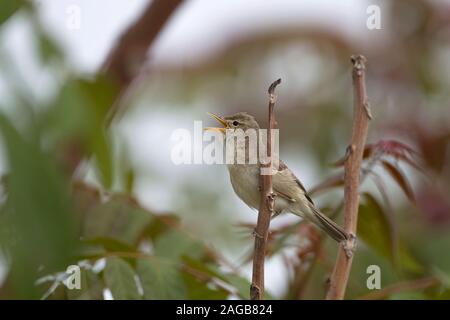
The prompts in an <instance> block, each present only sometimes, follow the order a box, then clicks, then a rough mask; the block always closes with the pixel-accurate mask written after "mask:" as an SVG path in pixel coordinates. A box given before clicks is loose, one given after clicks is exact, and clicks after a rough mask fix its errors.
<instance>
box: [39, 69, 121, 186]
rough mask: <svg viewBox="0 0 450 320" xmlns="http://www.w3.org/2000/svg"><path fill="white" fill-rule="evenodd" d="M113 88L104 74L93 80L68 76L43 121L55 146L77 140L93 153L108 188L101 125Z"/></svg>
mask: <svg viewBox="0 0 450 320" xmlns="http://www.w3.org/2000/svg"><path fill="white" fill-rule="evenodd" d="M115 92H116V90H115V87H114V86H113V85H111V83H110V82H109V81H108V79H106V78H105V77H97V78H96V79H95V80H93V81H89V80H84V79H71V80H69V81H67V82H66V83H65V84H64V86H63V88H62V89H61V91H60V94H59V96H58V97H57V98H56V100H55V101H54V102H53V107H52V108H50V110H49V112H48V114H47V115H46V119H45V120H46V123H44V127H45V128H46V129H47V130H48V131H49V132H48V135H49V137H48V140H49V143H51V144H53V145H55V146H58V145H60V144H64V143H67V141H78V142H80V143H81V145H82V151H83V152H86V153H92V154H93V155H94V159H95V161H96V162H95V163H96V164H97V167H98V172H99V178H100V181H101V182H102V184H103V185H104V187H105V188H107V189H108V188H110V187H111V184H112V179H113V172H112V171H113V170H112V167H113V166H112V153H111V142H110V137H109V135H108V133H107V131H106V129H105V126H104V125H105V118H106V114H107V112H108V110H109V108H110V107H111V106H112V105H113V103H114V99H115V97H116V93H115Z"/></svg>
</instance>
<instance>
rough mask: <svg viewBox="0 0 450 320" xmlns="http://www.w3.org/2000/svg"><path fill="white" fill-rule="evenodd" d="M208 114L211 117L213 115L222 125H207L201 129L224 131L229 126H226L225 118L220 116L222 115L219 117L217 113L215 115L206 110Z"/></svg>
mask: <svg viewBox="0 0 450 320" xmlns="http://www.w3.org/2000/svg"><path fill="white" fill-rule="evenodd" d="M208 114H209V115H210V116H211V117H213V118H214V119H216V121H217V122H219V123H220V124H221V125H223V128H216V127H207V128H205V129H203V130H205V131H208V130H210V131H219V132H222V133H225V130H226V129H228V128H229V127H228V123H227V122H226V121H225V119H224V118H222V117H219V116H218V115H215V114H214V113H209V112H208Z"/></svg>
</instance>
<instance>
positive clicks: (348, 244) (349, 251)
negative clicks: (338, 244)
mask: <svg viewBox="0 0 450 320" xmlns="http://www.w3.org/2000/svg"><path fill="white" fill-rule="evenodd" d="M349 235H350V239H348V240H345V241H344V243H343V244H342V245H343V248H344V252H345V255H346V256H347V258H348V259H350V258H351V257H353V253H354V252H355V250H356V236H355V235H354V234H353V233H350V234H349Z"/></svg>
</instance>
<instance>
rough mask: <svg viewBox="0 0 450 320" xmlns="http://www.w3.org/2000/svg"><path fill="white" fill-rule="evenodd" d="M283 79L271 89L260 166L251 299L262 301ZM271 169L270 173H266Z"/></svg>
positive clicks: (272, 202) (274, 83)
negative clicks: (277, 103) (277, 105)
mask: <svg viewBox="0 0 450 320" xmlns="http://www.w3.org/2000/svg"><path fill="white" fill-rule="evenodd" d="M280 83H281V79H278V80H276V81H275V82H273V83H272V84H271V85H270V87H269V128H268V132H267V156H268V159H269V161H268V163H267V164H264V165H262V164H261V165H260V166H261V167H260V185H261V200H260V203H259V213H258V221H257V224H256V229H255V250H254V254H253V275H252V284H251V286H250V298H251V299H252V300H261V299H263V297H264V259H265V256H266V243H267V236H268V233H269V225H270V218H271V216H272V212H273V205H274V200H275V196H274V193H273V190H272V170H271V168H272V129H274V128H275V115H274V111H273V109H274V106H275V101H276V96H275V93H274V92H275V88H276V87H277V86H278V85H279V84H280ZM264 169H269V172H264Z"/></svg>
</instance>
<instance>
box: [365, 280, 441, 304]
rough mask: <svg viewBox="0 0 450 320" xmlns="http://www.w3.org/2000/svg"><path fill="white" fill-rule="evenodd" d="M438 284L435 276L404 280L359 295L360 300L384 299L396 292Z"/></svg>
mask: <svg viewBox="0 0 450 320" xmlns="http://www.w3.org/2000/svg"><path fill="white" fill-rule="evenodd" d="M437 285H439V280H438V279H436V278H433V277H427V278H421V279H415V280H411V281H404V282H399V283H395V284H393V285H390V286H388V287H385V288H383V289H380V290H376V291H373V292H371V293H368V294H366V295H364V296H362V297H359V298H358V300H383V299H387V298H389V296H391V295H393V294H396V293H401V292H405V291H414V290H421V289H426V288H429V287H434V286H437Z"/></svg>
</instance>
